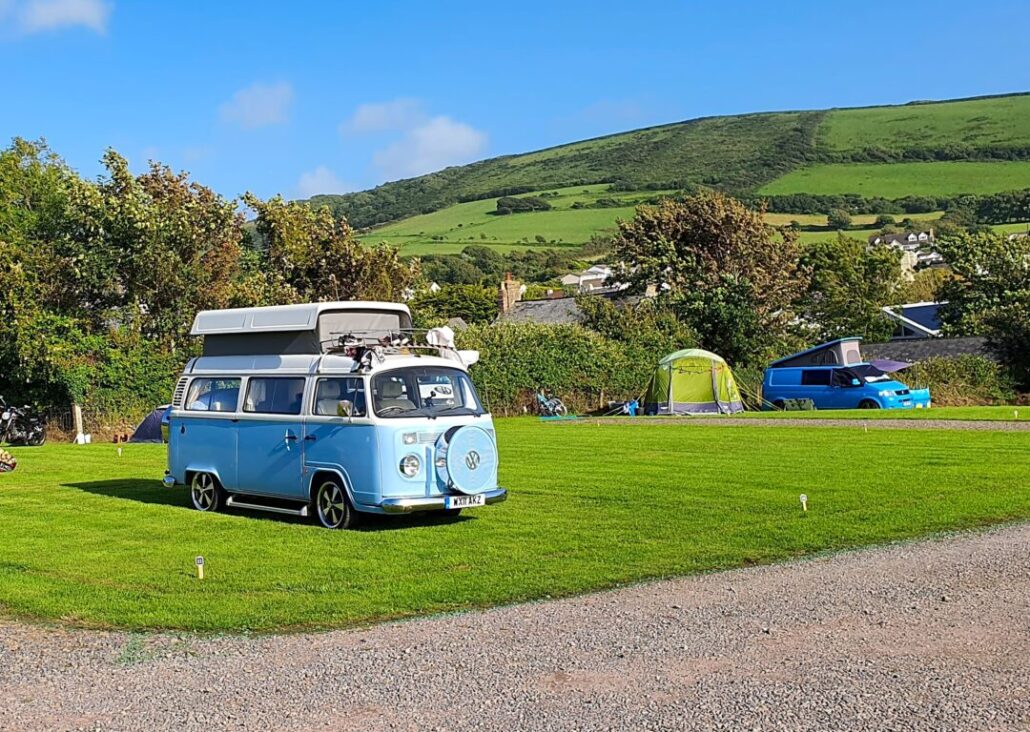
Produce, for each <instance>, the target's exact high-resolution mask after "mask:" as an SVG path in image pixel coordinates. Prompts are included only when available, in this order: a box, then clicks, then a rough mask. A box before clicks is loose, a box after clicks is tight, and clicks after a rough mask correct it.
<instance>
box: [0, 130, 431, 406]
mask: <svg viewBox="0 0 1030 732" xmlns="http://www.w3.org/2000/svg"><path fill="white" fill-rule="evenodd" d="M103 165H104V173H103V175H101V176H100V177H99V178H98V179H97V180H86V179H83V178H82V177H80V176H79V175H78V174H76V173H75V172H74V171H73V170H72V169H71V168H70V167H69V166H68V165H67V164H65V162H64V161H63V160H61V158H60V157H58V156H57V155H56V154H55V153H54V152H53V151H52V150H50V149H49V148H48V147H47V146H46V145H45V144H44V143H43V142H32V141H27V140H22V139H15V140H14V141H13V142H12V144H11V145H10V146H9V147H7V148H6V149H4V150H2V151H0V374H2V378H0V387H2V389H3V391H2V392H0V393H2V394H3V395H4V396H5V397H6V398H7V399H8V400H9V401H14V400H21V401H32V402H35V403H37V404H41V405H44V406H53V405H68V404H69V403H71V402H78V403H81V404H83V405H84V406H86V407H87V408H88V409H95V410H102V411H106V412H110V413H120V412H124V413H133V412H135V411H138V410H139V409H140V408H141V407H142V406H149V407H152V406H153V405H154V404H156V403H161V402H163V401H166V400H167V398H168V394H169V390H170V383H171V379H172V378H173V376H174V373H175V372H176V371H177V370H179V369H181V367H182V364H183V363H184V362H185V360H186V358H187V357H188V356H189V355H191V354H192V353H194V352H195V350H196V348H197V344H196V343H194V342H193V341H192V339H190V338H188V332H189V330H190V327H191V325H192V321H193V318H194V316H195V314H196V313H197V311H199V310H204V309H211V308H226V307H245V306H252V305H264V304H281V303H291V302H301V301H308V300H320V299H351V298H353V299H384V300H399V299H401V298H402V296H403V294H404V293H405V291H406V290H408V289H409V288H411V287H413V286H414V285H415V283H416V282H417V281H418V278H419V269H418V262H417V261H404V260H401V259H400V257H399V256H398V255H397V252H396V250H394V249H390V248H387V247H375V248H366V247H363V246H361V245H360V244H359V243H358V241H357V239H356V238H355V236H354V232H353V230H352V229H351V227H350V226H349V225H348V224H347V222H346V221H345V220H343V219H340V218H337V217H335V216H333V214H332V213H331V212H330V211H329V210H328V209H319V210H315V209H312V208H310V207H309V206H306V205H303V204H300V203H294V202H287V201H284V200H283V199H282V198H280V197H276V198H272V199H269V200H261V199H259V198H257V197H256V196H253V195H250V194H247V195H245V196H244V197H243V198H242V200H238V201H237V200H229V199H226V198H224V197H222V196H220V195H218V194H216V193H215V192H214V191H212V190H211V189H210V188H207V187H205V186H203V185H200V184H199V183H197V182H195V181H192V180H190V178H189V177H188V176H187V175H186V174H184V173H176V172H174V171H172V170H171V169H169V168H167V167H165V166H162V165H159V164H156V163H155V164H151V165H150V167H149V168H148V169H147V170H146V171H145V172H143V173H141V174H134V173H133V172H132V171H130V169H129V166H128V163H127V161H126V160H125V158H123V157H122V156H121V155H119V154H118V153H116V152H115V151H113V150H109V151H108V152H107V153H106V154H105V155H104V157H103ZM241 205H245V206H246V207H248V208H250V209H251V210H252V211H253V212H254V214H255V219H254V222H253V223H252V224H249V225H248V224H247V223H246V222H245V219H244V215H243V214H242V213H241V211H240V206H241ZM255 242H260V246H258V245H257V244H256V243H255Z"/></svg>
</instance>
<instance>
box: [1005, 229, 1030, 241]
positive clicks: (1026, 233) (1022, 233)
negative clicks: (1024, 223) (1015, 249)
mask: <svg viewBox="0 0 1030 732" xmlns="http://www.w3.org/2000/svg"><path fill="white" fill-rule="evenodd" d="M1027 237H1030V231H1017V232H1015V233H1013V234H1009V236H1008V240H1009V241H1015V240H1016V239H1026V238H1027Z"/></svg>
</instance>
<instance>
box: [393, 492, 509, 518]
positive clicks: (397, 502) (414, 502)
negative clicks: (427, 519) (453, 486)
mask: <svg viewBox="0 0 1030 732" xmlns="http://www.w3.org/2000/svg"><path fill="white" fill-rule="evenodd" d="M482 495H483V496H484V497H485V499H486V500H485V502H486V504H487V505H490V504H491V503H500V502H501V501H504V500H505V499H507V498H508V491H507V490H505V489H504V488H494V489H493V490H492V491H485V492H484V493H483V494H482ZM443 507H444V497H443V496H432V497H425V498H387V499H386V500H384V501H383V502H382V503H380V504H379V508H381V509H382V510H383V513H414V512H415V511H442V510H443Z"/></svg>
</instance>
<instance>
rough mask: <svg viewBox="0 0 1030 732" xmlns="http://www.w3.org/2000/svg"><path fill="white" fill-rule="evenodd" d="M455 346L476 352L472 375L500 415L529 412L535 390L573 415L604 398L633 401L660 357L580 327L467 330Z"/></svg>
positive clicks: (501, 326) (533, 406)
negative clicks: (541, 390)
mask: <svg viewBox="0 0 1030 732" xmlns="http://www.w3.org/2000/svg"><path fill="white" fill-rule="evenodd" d="M458 345H459V347H461V348H471V349H476V350H478V351H479V353H480V361H479V363H478V364H476V365H475V366H473V367H472V375H473V377H474V378H475V380H476V385H477V387H478V388H479V392H480V395H481V396H482V397H483V399H484V401H486V402H487V403H488V404H489V407H490V409H491V411H493V412H494V413H495V414H500V415H510V414H520V413H522V412H523V411H524V410H525V411H530V412H535V411H536V398H535V397H534V393H535V392H536V390H537V389H538V388H540V387H543V388H546V389H548V390H551V391H553V392H554V393H555V395H556V396H558V397H559V398H561V400H562V401H563V402H565V404H566V405H567V406H568V407H569V409H570V410H572V411H577V412H583V411H590V410H593V409H597V408H598V407H600V406H602V403H603V402H605V401H607V400H609V399H632V398H635V397H639V396H640V395H641V394H642V392H643V391H644V388H645V387H646V386H647V381H648V379H650V377H651V372H652V371H653V369H654V367H655V364H656V363H657V361H658V359H659V358H661V357H662V356H664V355H665V354H664V353H653V352H649V351H645V350H644V349H641V348H639V347H637V346H633V345H630V344H626V343H621V342H617V341H613V340H611V339H608V338H605V337H604V336H602V335H600V334H598V333H595V332H593V331H591V330H588V329H587V328H584V327H583V326H580V325H541V324H536V323H518V324H515V323H504V324H499V325H492V326H472V327H470V328H468V329H467V330H464V331H462V332H461V333H459V334H458Z"/></svg>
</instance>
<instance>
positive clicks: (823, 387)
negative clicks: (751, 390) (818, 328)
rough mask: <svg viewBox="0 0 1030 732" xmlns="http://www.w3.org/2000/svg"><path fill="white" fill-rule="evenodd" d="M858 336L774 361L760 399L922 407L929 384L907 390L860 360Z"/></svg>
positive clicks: (778, 403) (776, 405)
mask: <svg viewBox="0 0 1030 732" xmlns="http://www.w3.org/2000/svg"><path fill="white" fill-rule="evenodd" d="M860 340H861V339H859V338H842V339H839V340H836V341H831V342H829V343H823V344H821V345H819V346H816V347H815V348H810V349H808V350H807V351H802V352H801V353H796V354H794V355H792V356H787V357H786V358H782V359H780V360H779V361H774V362H773V363H771V364H770V365H769V368H767V369H766V370H765V376H764V378H763V379H762V401H763V403H764V404H765V405H766V406H767V407H771V408H773V409H784V408H785V406H786V404H787V400H810V401H811V402H812V404H813V405H814V406H815V408H816V409H925V408H929V407H930V390H929V389H909V388H908V386H906V385H905V384H903V383H901V382H900V381H897V380H896V379H895V378H894V377H893V376H892V375H891V374H890V373H888V372H886V371H884V370H882V369H880V368H878V367H877V366H876V365H875V364H871V363H867V362H866V361H864V360H862V356H861V352H860V351H859V348H858V343H859V341H860Z"/></svg>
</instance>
